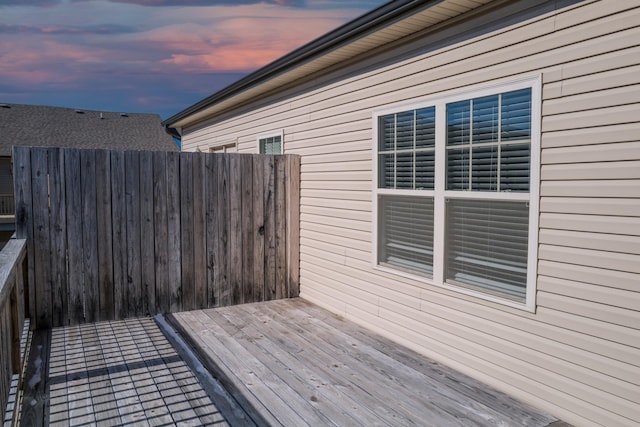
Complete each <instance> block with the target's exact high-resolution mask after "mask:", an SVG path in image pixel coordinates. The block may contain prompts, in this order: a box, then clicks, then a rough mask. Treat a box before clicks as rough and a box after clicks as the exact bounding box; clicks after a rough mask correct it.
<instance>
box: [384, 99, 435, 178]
mask: <svg viewBox="0 0 640 427" xmlns="http://www.w3.org/2000/svg"><path fill="white" fill-rule="evenodd" d="M378 138H379V139H378V188H390V189H408V190H433V187H434V171H435V141H436V139H435V107H428V108H422V109H419V110H410V111H403V112H401V113H395V114H388V115H385V116H381V117H380V118H379V119H378Z"/></svg>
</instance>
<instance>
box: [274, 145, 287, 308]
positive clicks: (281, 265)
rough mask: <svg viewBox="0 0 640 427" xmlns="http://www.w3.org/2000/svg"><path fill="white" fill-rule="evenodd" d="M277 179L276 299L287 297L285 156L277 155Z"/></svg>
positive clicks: (275, 199)
mask: <svg viewBox="0 0 640 427" xmlns="http://www.w3.org/2000/svg"><path fill="white" fill-rule="evenodd" d="M274 163H275V179H274V186H275V189H274V192H275V197H274V206H275V227H276V230H275V238H276V282H275V283H276V299H282V298H287V296H288V292H287V274H286V268H287V265H286V251H287V246H286V245H287V242H286V238H287V229H286V224H285V221H286V219H287V214H286V208H287V205H286V204H285V196H286V191H285V182H286V179H287V176H286V173H285V171H286V162H285V157H282V156H276V157H275V158H274Z"/></svg>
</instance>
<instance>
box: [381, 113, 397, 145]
mask: <svg viewBox="0 0 640 427" xmlns="http://www.w3.org/2000/svg"><path fill="white" fill-rule="evenodd" d="M395 123H396V119H395V115H394V114H389V115H386V116H381V117H380V118H379V119H378V126H379V128H378V150H379V151H392V150H393V149H394V148H395V132H396V131H395Z"/></svg>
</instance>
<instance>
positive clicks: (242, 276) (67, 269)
mask: <svg viewBox="0 0 640 427" xmlns="http://www.w3.org/2000/svg"><path fill="white" fill-rule="evenodd" d="M13 161H14V177H15V196H16V228H17V231H16V233H17V236H18V237H23V238H26V239H27V240H28V242H29V244H28V253H27V255H28V257H29V283H30V285H31V286H30V288H29V301H30V306H29V312H30V314H31V318H32V319H35V323H36V325H37V327H51V326H59V325H67V324H75V323H83V322H93V321H98V320H111V319H122V318H126V317H133V316H140V315H147V314H156V313H166V312H176V311H182V310H191V309H197V308H205V307H216V306H225V305H232V304H238V303H244V302H253V301H263V300H269V299H277V298H287V297H293V296H297V295H298V285H299V220H298V218H299V209H300V208H299V192H300V191H299V188H300V181H299V174H300V172H299V171H300V159H299V157H297V156H291V155H284V156H264V155H248V154H204V153H172V152H137V151H105V150H78V149H61V148H30V147H15V148H14V151H13Z"/></svg>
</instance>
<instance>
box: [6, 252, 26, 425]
mask: <svg viewBox="0 0 640 427" xmlns="http://www.w3.org/2000/svg"><path fill="white" fill-rule="evenodd" d="M26 248H27V242H26V241H25V240H15V239H12V240H10V241H9V242H8V243H7V244H6V245H5V247H4V248H3V249H2V251H1V252H0V420H5V411H6V409H7V402H8V400H9V395H10V394H11V390H12V388H13V389H14V391H17V388H18V387H19V386H20V382H21V380H22V378H21V375H22V362H23V360H22V357H23V353H22V352H21V349H20V340H21V338H22V331H23V323H24V319H25V312H24V306H25V301H24V298H25V295H24V288H25V282H24V279H25V261H26ZM14 397H15V396H14ZM13 406H14V407H13V408H12V409H13V416H14V417H15V415H16V414H17V412H18V411H17V410H16V408H15V402H14V404H13ZM5 421H6V420H5Z"/></svg>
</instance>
